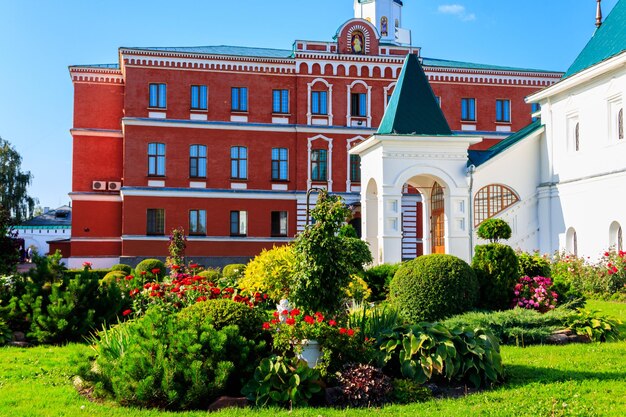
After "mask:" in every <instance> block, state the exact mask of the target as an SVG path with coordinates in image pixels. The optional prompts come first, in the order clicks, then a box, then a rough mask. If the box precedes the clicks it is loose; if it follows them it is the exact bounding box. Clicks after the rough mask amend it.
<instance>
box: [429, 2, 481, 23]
mask: <svg viewBox="0 0 626 417" xmlns="http://www.w3.org/2000/svg"><path fill="white" fill-rule="evenodd" d="M437 10H438V11H439V13H442V14H451V15H453V16H456V17H458V18H459V19H460V20H462V21H464V22H469V21H472V20H476V14H474V13H468V12H467V11H466V10H465V6H462V5H460V4H442V5H441V6H439V8H438V9H437Z"/></svg>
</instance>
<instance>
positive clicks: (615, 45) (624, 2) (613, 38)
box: [563, 0, 626, 78]
mask: <svg viewBox="0 0 626 417" xmlns="http://www.w3.org/2000/svg"><path fill="white" fill-rule="evenodd" d="M624 51H626V0H618V2H617V4H616V5H615V7H613V10H611V13H609V15H608V16H607V17H606V19H605V21H604V23H602V26H600V27H599V28H598V29H597V30H596V32H595V33H594V34H593V37H592V38H591V39H590V40H589V42H588V43H587V45H586V46H585V48H584V49H583V50H582V52H581V53H580V54H579V55H578V57H577V58H576V60H575V61H574V63H573V64H572V65H571V66H570V67H569V69H568V70H567V72H566V73H565V75H564V76H563V78H567V77H570V76H572V75H574V74H576V73H578V72H580V71H582V70H585V69H587V68H589V67H592V66H594V65H596V64H598V63H600V62H602V61H605V60H607V59H609V58H611V57H614V56H616V55H619V54H620V53H622V52H624Z"/></svg>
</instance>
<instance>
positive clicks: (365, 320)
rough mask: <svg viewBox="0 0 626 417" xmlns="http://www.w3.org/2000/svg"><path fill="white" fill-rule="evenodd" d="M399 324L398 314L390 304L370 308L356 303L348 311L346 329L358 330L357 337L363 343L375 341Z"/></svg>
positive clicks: (365, 304) (400, 321)
mask: <svg viewBox="0 0 626 417" xmlns="http://www.w3.org/2000/svg"><path fill="white" fill-rule="evenodd" d="M401 324H402V320H401V319H400V313H399V312H398V310H397V309H396V308H394V307H393V306H391V305H390V304H378V305H376V306H374V307H370V306H369V304H367V303H362V304H358V303H356V304H355V305H353V306H352V307H351V308H349V309H348V322H347V327H348V328H350V329H360V331H359V332H358V333H357V335H358V336H359V338H360V339H361V341H363V342H364V341H365V339H368V340H377V339H379V338H380V337H381V335H383V334H385V333H388V332H391V331H392V330H393V329H395V328H396V327H397V326H399V325H401Z"/></svg>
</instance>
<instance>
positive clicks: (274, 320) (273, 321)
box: [270, 319, 279, 324]
mask: <svg viewBox="0 0 626 417" xmlns="http://www.w3.org/2000/svg"><path fill="white" fill-rule="evenodd" d="M270 323H272V324H278V323H279V320H278V319H273V320H272V321H270Z"/></svg>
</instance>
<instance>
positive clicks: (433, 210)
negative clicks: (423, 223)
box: [430, 183, 446, 253]
mask: <svg viewBox="0 0 626 417" xmlns="http://www.w3.org/2000/svg"><path fill="white" fill-rule="evenodd" d="M430 237H431V242H432V251H431V252H432V253H446V244H445V212H444V200H443V188H441V186H440V185H439V184H438V183H435V184H434V185H433V190H432V194H431V198H430Z"/></svg>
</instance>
